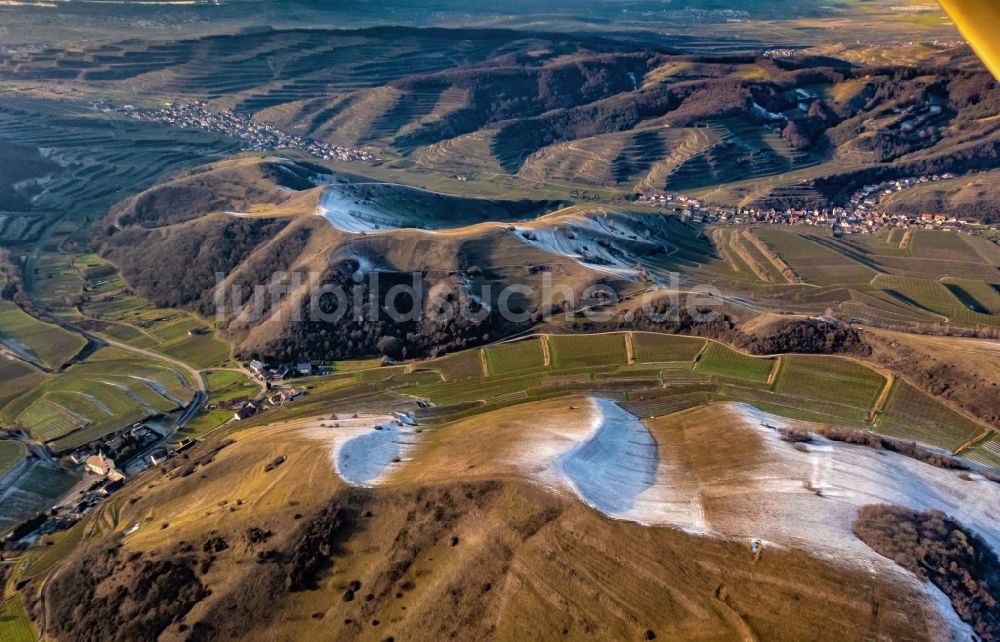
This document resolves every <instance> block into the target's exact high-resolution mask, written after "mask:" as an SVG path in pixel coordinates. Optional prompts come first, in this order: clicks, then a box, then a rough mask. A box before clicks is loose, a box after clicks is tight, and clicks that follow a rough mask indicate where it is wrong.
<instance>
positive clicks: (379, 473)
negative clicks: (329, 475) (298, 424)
mask: <svg viewBox="0 0 1000 642" xmlns="http://www.w3.org/2000/svg"><path fill="white" fill-rule="evenodd" d="M312 434H313V435H317V436H321V437H322V438H323V439H324V440H325V441H327V442H328V443H329V445H330V459H331V460H332V461H333V465H334V470H335V471H336V472H337V474H338V475H339V476H340V477H341V478H342V479H343V480H344V481H346V482H347V483H348V484H351V485H353V486H375V485H378V484H379V483H380V482H382V481H383V480H384V479H385V477H386V476H387V475H388V474H389V473H391V472H392V469H393V468H395V467H396V466H397V465H399V464H401V463H402V462H403V461H404V460H405V458H406V456H407V454H408V453H409V452H410V450H411V449H412V448H413V446H414V445H416V443H417V437H416V433H415V431H414V430H413V429H412V428H410V427H408V426H400V425H399V422H397V421H396V420H395V419H394V418H393V417H390V416H388V415H368V416H358V417H352V418H347V419H328V420H325V421H322V422H319V425H318V426H317V427H315V428H314V429H313V431H312Z"/></svg>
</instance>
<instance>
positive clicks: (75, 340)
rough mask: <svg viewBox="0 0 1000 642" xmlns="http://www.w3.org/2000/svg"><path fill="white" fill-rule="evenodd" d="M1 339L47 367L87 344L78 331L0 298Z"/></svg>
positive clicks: (63, 360)
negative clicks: (63, 327) (67, 328)
mask: <svg viewBox="0 0 1000 642" xmlns="http://www.w3.org/2000/svg"><path fill="white" fill-rule="evenodd" d="M0 342H2V343H3V344H4V345H5V346H6V347H7V348H8V349H9V350H11V351H12V352H14V353H17V354H19V355H23V356H24V357H25V358H28V359H34V360H37V361H40V362H41V363H42V364H44V365H46V366H48V367H50V368H58V367H59V366H61V365H62V364H64V363H65V362H66V361H68V360H69V359H70V358H72V357H73V356H74V355H75V354H76V353H78V352H79V351H80V350H81V349H82V348H83V346H84V345H85V344H86V340H84V338H83V337H82V336H80V335H79V334H76V333H73V332H68V331H66V330H63V329H62V328H60V327H59V326H57V325H53V324H51V323H45V322H43V321H39V320H38V319H36V318H35V317H33V316H31V315H30V314H27V313H26V312H24V311H23V310H21V309H20V308H19V307H17V306H16V305H14V304H13V303H10V302H8V301H0Z"/></svg>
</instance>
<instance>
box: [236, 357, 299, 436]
mask: <svg viewBox="0 0 1000 642" xmlns="http://www.w3.org/2000/svg"><path fill="white" fill-rule="evenodd" d="M247 370H249V371H250V373H251V374H252V375H253V376H254V377H256V378H257V379H259V380H261V381H263V382H266V383H267V384H268V388H269V389H270V388H271V386H272V382H280V381H284V380H286V379H289V378H291V377H294V376H303V377H304V376H309V375H311V374H313V366H312V364H311V363H310V362H308V361H305V362H302V363H297V364H294V365H292V364H283V365H281V366H278V367H277V368H270V367H268V366H267V365H266V364H265V363H264V362H263V361H258V360H256V359H252V360H250V362H249V363H247ZM303 394H305V389H304V388H296V387H294V386H292V387H288V388H286V387H281V388H276V389H274V390H270V391H269V393H268V395H267V396H266V397H264V398H263V399H261V400H257V399H250V398H248V397H246V396H242V397H235V398H233V399H226V400H223V401H220V402H219V404H218V408H220V409H223V410H233V420H234V421H242V420H244V419H249V418H250V417H253V416H254V415H256V414H257V413H258V412H262V411H265V410H269V409H271V408H278V407H280V406H283V405H285V404H286V403H290V402H292V401H295V400H296V399H298V398H299V397H301V396H302V395H303Z"/></svg>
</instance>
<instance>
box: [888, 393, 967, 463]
mask: <svg viewBox="0 0 1000 642" xmlns="http://www.w3.org/2000/svg"><path fill="white" fill-rule="evenodd" d="M875 429H876V430H877V431H878V432H880V433H883V434H886V435H891V436H893V437H901V438H904V439H914V440H916V441H920V442H923V443H926V444H930V445H932V446H938V447H940V448H945V449H948V450H953V449H955V448H957V447H958V446H960V445H962V444H963V443H965V442H966V441H967V440H969V439H972V438H973V437H975V436H976V435H978V434H980V433H982V432H983V427H982V426H980V425H978V424H976V423H974V422H973V421H971V420H969V419H966V418H965V417H963V416H962V415H960V414H958V413H957V412H955V411H954V410H952V409H951V408H949V407H948V406H945V405H944V404H942V403H941V402H939V401H937V400H935V399H934V398H933V397H931V396H930V395H927V394H925V393H923V392H921V391H919V390H917V389H916V388H914V387H913V386H911V385H910V384H908V383H906V382H903V381H897V382H896V383H895V384H894V386H893V390H892V393H891V396H890V397H889V401H888V403H887V404H886V407H885V410H884V412H883V413H882V416H881V417H880V418H879V419H878V420H877V422H876V425H875Z"/></svg>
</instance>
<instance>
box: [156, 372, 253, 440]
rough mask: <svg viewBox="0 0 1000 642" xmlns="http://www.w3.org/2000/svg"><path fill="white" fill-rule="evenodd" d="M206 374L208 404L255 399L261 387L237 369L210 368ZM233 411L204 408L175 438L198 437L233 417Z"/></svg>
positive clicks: (216, 404) (215, 404)
mask: <svg viewBox="0 0 1000 642" xmlns="http://www.w3.org/2000/svg"><path fill="white" fill-rule="evenodd" d="M204 376H205V383H206V384H207V385H208V401H207V402H206V404H205V405H206V406H218V404H219V402H220V401H225V400H228V399H236V398H238V397H247V398H248V399H253V398H254V396H255V395H256V394H257V391H258V389H259V388H258V387H257V384H255V383H254V382H253V381H251V380H250V379H248V378H247V376H246V375H245V374H243V373H242V372H239V371H235V370H210V371H208V372H206V373H205V375H204ZM233 412H234V410H233V409H229V408H218V407H216V408H215V409H213V410H207V409H202V411H201V412H199V413H198V414H197V415H196V416H195V417H194V418H193V419H192V420H191V421H189V422H188V423H187V425H186V426H184V427H183V428H181V429H180V430H179V431H177V433H176V434H175V435H174V439H175V440H176V441H180V440H181V439H197V438H199V437H200V436H201V435H203V434H205V433H206V432H208V431H209V430H212V429H214V428H217V427H219V426H221V425H222V424H224V423H226V422H227V421H229V420H230V419H232V417H233Z"/></svg>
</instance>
